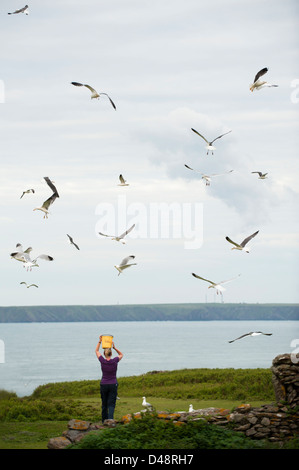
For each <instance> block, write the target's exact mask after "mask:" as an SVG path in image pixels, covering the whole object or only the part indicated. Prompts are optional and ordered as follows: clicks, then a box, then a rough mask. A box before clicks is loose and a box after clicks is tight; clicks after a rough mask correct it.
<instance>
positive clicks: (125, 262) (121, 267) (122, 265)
mask: <svg viewBox="0 0 299 470" xmlns="http://www.w3.org/2000/svg"><path fill="white" fill-rule="evenodd" d="M134 259H135V256H133V255H130V256H127V257H126V258H124V259H123V260H122V262H121V263H120V264H117V265H115V266H114V267H115V268H116V269H117V271H118V275H120V274H121V273H122V272H123V270H124V269H127V268H129V267H130V266H134V265H136V264H137V263H130V261H133V260H134Z"/></svg>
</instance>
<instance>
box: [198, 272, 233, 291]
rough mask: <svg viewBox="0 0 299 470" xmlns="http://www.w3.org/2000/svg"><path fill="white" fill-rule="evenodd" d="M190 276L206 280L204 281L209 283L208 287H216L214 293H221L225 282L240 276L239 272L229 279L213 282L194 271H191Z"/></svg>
mask: <svg viewBox="0 0 299 470" xmlns="http://www.w3.org/2000/svg"><path fill="white" fill-rule="evenodd" d="M192 276H194V277H196V278H197V279H201V280H202V281H206V282H209V283H210V284H211V285H210V286H209V287H208V289H211V288H213V289H216V293H217V294H219V293H220V294H221V295H222V293H223V291H225V290H226V289H225V287H223V284H226V283H227V282H230V281H233V280H234V279H237V277H239V276H241V274H238V276H236V277H233V278H231V279H228V280H227V281H221V282H218V283H216V282H213V281H209V280H208V279H205V278H204V277H201V276H198V275H197V274H195V273H192Z"/></svg>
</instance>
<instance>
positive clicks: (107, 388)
mask: <svg viewBox="0 0 299 470" xmlns="http://www.w3.org/2000/svg"><path fill="white" fill-rule="evenodd" d="M100 391H101V398H102V422H104V421H105V419H113V416H114V409H115V403H116V397H117V384H105V385H102V384H101V386H100Z"/></svg>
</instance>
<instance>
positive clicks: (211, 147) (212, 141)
mask: <svg viewBox="0 0 299 470" xmlns="http://www.w3.org/2000/svg"><path fill="white" fill-rule="evenodd" d="M191 130H192V131H193V132H195V134H197V135H199V137H201V138H202V139H203V140H205V141H206V143H207V144H208V145H207V146H206V149H207V155H208V154H209V151H210V150H211V152H212V155H214V150H216V147H214V146H213V143H214V142H215V140H217V139H220V138H221V137H223V136H224V135H226V134H229V133H230V132H232V131H228V132H225V133H224V134H221V135H219V136H218V137H215V139H213V140H211V142H209V141H208V140H207V139H206V138H205V137H204V136H203V135H201V134H200V133H199V132H197V131H196V130H195V129H193V128H192V127H191Z"/></svg>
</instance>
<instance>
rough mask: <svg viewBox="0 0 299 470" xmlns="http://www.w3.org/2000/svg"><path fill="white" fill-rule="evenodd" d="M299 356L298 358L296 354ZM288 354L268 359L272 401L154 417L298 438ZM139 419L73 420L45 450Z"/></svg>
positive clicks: (297, 395)
mask: <svg viewBox="0 0 299 470" xmlns="http://www.w3.org/2000/svg"><path fill="white" fill-rule="evenodd" d="M298 359H299V357H298ZM296 361H297V358H295V360H294V357H292V356H291V355H290V354H281V355H279V356H277V357H275V358H274V359H273V361H272V367H271V370H272V382H273V386H274V391H275V398H276V403H272V404H266V405H263V406H261V407H252V406H251V405H250V404H244V405H240V406H238V407H237V408H236V409H235V410H234V411H233V412H231V411H229V410H226V409H221V408H214V407H210V408H204V409H199V410H194V411H192V412H190V413H187V412H177V413H170V414H169V413H165V412H157V414H156V416H157V419H165V420H169V421H172V422H173V423H174V424H175V425H177V426H184V425H188V423H189V422H191V421H193V420H206V421H207V423H211V424H214V425H217V426H224V427H226V426H230V427H233V429H234V430H235V431H238V432H242V433H244V434H245V435H246V436H247V437H250V438H252V439H267V440H269V441H272V442H284V441H285V440H287V439H290V438H292V437H295V436H298V437H299V361H298V362H296ZM133 417H134V418H135V419H138V418H141V417H142V413H140V412H138V413H135V414H133V415H131V414H129V415H125V416H124V417H123V418H122V419H121V420H120V421H119V422H117V421H114V420H106V421H105V423H104V424H101V423H90V422H88V421H82V420H76V419H73V420H71V421H70V422H69V423H68V429H67V430H66V431H65V432H64V433H63V435H62V436H61V437H57V438H53V439H50V441H49V442H48V448H49V449H62V448H65V447H67V446H68V445H70V444H71V443H75V442H78V441H79V440H80V439H82V437H84V436H85V435H86V434H87V433H88V432H90V431H96V430H102V429H105V428H106V427H115V426H118V425H123V424H126V423H128V422H129V421H130V420H131V419H133Z"/></svg>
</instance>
